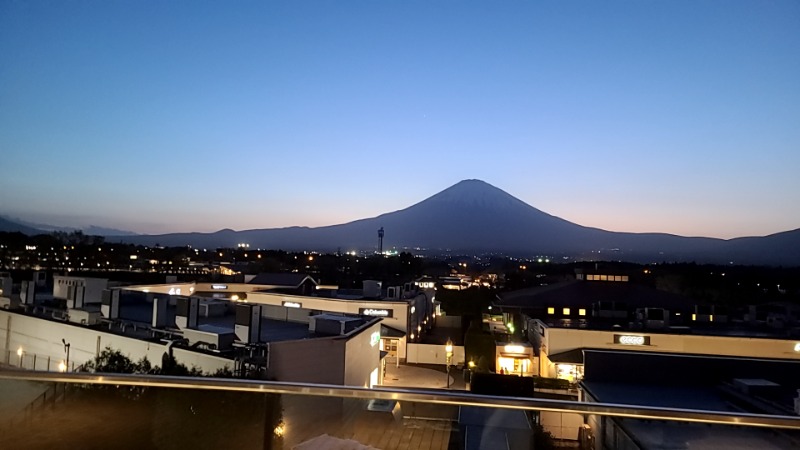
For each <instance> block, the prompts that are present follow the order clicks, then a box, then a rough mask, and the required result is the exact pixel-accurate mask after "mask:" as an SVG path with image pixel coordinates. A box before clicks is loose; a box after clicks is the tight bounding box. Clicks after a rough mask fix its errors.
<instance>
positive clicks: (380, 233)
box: [378, 227, 383, 255]
mask: <svg viewBox="0 0 800 450" xmlns="http://www.w3.org/2000/svg"><path fill="white" fill-rule="evenodd" d="M378 253H379V254H381V255H382V254H383V227H381V229H380V230H378Z"/></svg>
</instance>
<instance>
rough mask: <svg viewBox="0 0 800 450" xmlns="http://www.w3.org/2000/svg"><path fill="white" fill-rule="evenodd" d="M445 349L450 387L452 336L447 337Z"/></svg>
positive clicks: (448, 386)
mask: <svg viewBox="0 0 800 450" xmlns="http://www.w3.org/2000/svg"><path fill="white" fill-rule="evenodd" d="M444 351H445V354H446V355H447V366H446V367H447V389H450V363H451V362H453V341H451V340H450V338H447V343H446V344H445V345H444Z"/></svg>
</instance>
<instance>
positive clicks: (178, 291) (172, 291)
mask: <svg viewBox="0 0 800 450" xmlns="http://www.w3.org/2000/svg"><path fill="white" fill-rule="evenodd" d="M168 294H169V295H181V288H177V289H175V288H170V290H169V292H168Z"/></svg>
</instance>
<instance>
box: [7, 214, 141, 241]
mask: <svg viewBox="0 0 800 450" xmlns="http://www.w3.org/2000/svg"><path fill="white" fill-rule="evenodd" d="M0 220H5V221H7V222H9V223H12V224H14V225H13V226H15V227H20V226H21V227H23V228H24V229H27V230H29V231H28V232H25V231H22V230H11V231H20V232H22V233H25V234H27V235H31V234H41V233H50V232H53V231H64V232H67V233H71V232H73V231H78V230H80V231H83V233H84V234H87V235H89V236H136V235H137V234H138V233H134V232H132V231H127V230H118V229H116V228H106V227H99V226H96V225H89V226H86V227H82V228H77V227H62V226H57V225H49V224H43V223H34V222H28V221H26V220H22V219H17V218H13V217H8V216H0ZM0 231H9V230H0Z"/></svg>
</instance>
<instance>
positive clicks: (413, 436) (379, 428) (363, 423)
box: [283, 396, 454, 450]
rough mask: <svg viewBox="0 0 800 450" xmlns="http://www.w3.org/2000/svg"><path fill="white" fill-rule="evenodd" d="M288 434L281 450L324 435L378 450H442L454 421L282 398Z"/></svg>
mask: <svg viewBox="0 0 800 450" xmlns="http://www.w3.org/2000/svg"><path fill="white" fill-rule="evenodd" d="M407 409H411V408H407ZM283 410H284V418H285V420H286V425H287V431H286V434H285V436H284V448H286V449H291V448H292V447H293V446H295V445H298V444H300V443H302V442H305V441H308V440H311V439H313V438H315V437H317V436H320V435H323V434H327V435H329V436H334V437H337V438H341V439H352V440H354V441H357V442H359V443H361V444H362V445H367V446H370V447H374V448H377V449H380V450H416V449H421V450H445V449H447V448H448V445H449V443H450V433H451V431H452V422H451V420H452V419H454V414H453V413H452V412H450V411H447V412H446V414H445V415H446V416H453V417H435V418H430V417H427V418H420V417H408V416H407V415H406V417H401V416H402V415H403V414H400V413H396V414H395V415H392V414H391V413H390V412H379V411H370V410H368V409H367V401H363V400H344V401H342V400H340V399H324V398H314V397H299V396H297V397H291V398H286V397H284V400H283Z"/></svg>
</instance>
